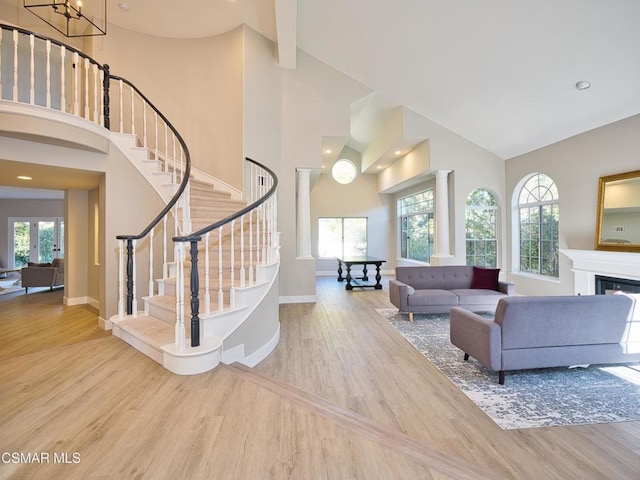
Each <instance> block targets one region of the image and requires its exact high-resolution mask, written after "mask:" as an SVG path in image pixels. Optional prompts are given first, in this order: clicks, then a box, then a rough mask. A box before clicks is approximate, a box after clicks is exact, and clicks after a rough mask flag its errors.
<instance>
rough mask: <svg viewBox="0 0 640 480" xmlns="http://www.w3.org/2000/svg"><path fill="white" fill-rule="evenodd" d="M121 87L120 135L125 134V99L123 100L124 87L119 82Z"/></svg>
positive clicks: (120, 82)
mask: <svg viewBox="0 0 640 480" xmlns="http://www.w3.org/2000/svg"><path fill="white" fill-rule="evenodd" d="M118 84H119V86H120V133H124V111H123V108H124V99H123V98H122V95H123V90H124V86H123V84H122V80H120V81H119V82H118Z"/></svg>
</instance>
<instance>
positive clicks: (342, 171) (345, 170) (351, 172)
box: [331, 158, 358, 185]
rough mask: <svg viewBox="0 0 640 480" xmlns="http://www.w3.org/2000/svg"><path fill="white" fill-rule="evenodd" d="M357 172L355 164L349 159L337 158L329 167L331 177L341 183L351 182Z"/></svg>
mask: <svg viewBox="0 0 640 480" xmlns="http://www.w3.org/2000/svg"><path fill="white" fill-rule="evenodd" d="M357 174H358V169H357V168H356V166H355V165H354V164H353V162H352V161H351V160H347V159H345V158H342V159H340V160H338V161H337V162H336V163H334V164H333V167H332V168H331V175H332V176H333V179H334V180H335V181H336V182H338V183H342V184H343V185H346V184H347V183H351V182H353V180H354V179H355V178H356V175H357Z"/></svg>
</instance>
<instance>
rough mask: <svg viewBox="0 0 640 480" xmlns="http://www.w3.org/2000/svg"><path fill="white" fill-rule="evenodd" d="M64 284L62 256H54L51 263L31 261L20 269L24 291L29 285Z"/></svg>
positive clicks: (50, 286)
mask: <svg viewBox="0 0 640 480" xmlns="http://www.w3.org/2000/svg"><path fill="white" fill-rule="evenodd" d="M60 285H64V258H54V259H53V262H51V263H32V262H29V264H28V266H27V267H24V268H23V269H22V286H23V287H24V289H25V293H29V287H49V289H50V290H53V287H57V286H60Z"/></svg>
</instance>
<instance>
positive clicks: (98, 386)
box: [0, 278, 640, 480]
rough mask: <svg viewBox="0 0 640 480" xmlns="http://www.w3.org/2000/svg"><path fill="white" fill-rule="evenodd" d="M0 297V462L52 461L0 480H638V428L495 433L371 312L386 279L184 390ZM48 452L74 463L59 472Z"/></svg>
mask: <svg viewBox="0 0 640 480" xmlns="http://www.w3.org/2000/svg"><path fill="white" fill-rule="evenodd" d="M40 295H41V296H40ZM3 297H9V296H8V295H5V296H0V454H5V456H4V459H5V460H6V459H9V460H10V458H9V457H6V453H7V452H8V453H13V452H17V453H20V452H22V453H23V454H26V453H29V452H31V453H40V454H41V455H40V458H42V457H43V455H42V454H48V455H49V458H50V461H49V463H46V462H42V463H33V462H32V463H12V462H11V461H9V462H0V479H4V478H28V479H40V478H42V479H51V478H65V479H75V478H78V479H88V478H98V479H103V478H104V479H106V478H110V479H111V478H113V479H128V478H136V479H137V478H145V479H146V478H148V479H163V478H167V479H182V478H189V479H218V478H220V479H223V478H224V479H263V478H265V479H267V478H270V479H280V478H282V479H288V478H293V479H343V478H350V479H414V478H418V479H437V480H441V479H445V478H455V479H457V478H496V479H497V478H509V479H536V480H537V479H632V478H633V479H635V478H638V472H639V471H640V423H638V422H627V423H614V424H606V425H588V426H578V427H555V428H540V429H528V430H516V431H514V430H511V431H503V430H501V429H500V428H499V427H497V426H496V425H495V424H494V423H493V422H492V421H491V420H490V419H489V418H488V417H486V416H485V415H484V414H483V413H482V412H481V411H480V410H478V409H477V408H476V407H475V406H474V405H473V403H471V402H470V401H469V400H468V399H467V398H466V397H465V396H464V395H463V394H462V393H461V392H459V391H458V390H457V389H456V388H455V387H453V385H452V384H451V383H450V382H449V381H448V380H447V379H446V378H445V377H443V376H442V375H441V374H440V373H439V372H438V371H437V370H436V369H435V368H434V367H433V366H432V365H431V364H430V363H429V362H428V361H427V360H426V359H424V357H422V355H420V354H419V353H418V352H416V351H415V350H414V349H413V347H411V346H410V345H409V344H408V343H407V342H406V341H405V340H404V339H403V338H402V337H401V336H400V335H399V334H398V333H397V332H396V331H395V330H394V329H393V328H392V327H391V326H390V325H389V324H388V323H387V322H386V321H384V320H383V319H382V318H381V317H380V316H379V315H378V314H377V313H376V312H375V308H387V307H390V306H391V305H390V304H389V301H388V290H387V287H386V282H385V288H384V289H383V290H382V291H373V290H366V291H362V290H353V291H351V292H346V291H345V290H344V285H343V284H342V285H341V284H339V283H338V282H336V280H335V278H320V279H318V302H317V303H315V304H294V305H283V306H281V316H280V318H281V340H280V343H279V345H278V347H277V348H276V350H275V351H274V352H273V353H272V354H271V355H270V356H269V357H268V358H267V359H265V360H264V361H263V362H262V363H261V364H260V365H258V366H257V367H256V368H254V369H247V368H246V367H241V366H222V367H220V368H218V369H216V370H215V371H213V372H209V373H206V374H202V375H197V376H191V377H181V376H176V375H173V374H171V373H169V372H167V371H165V370H164V369H163V368H162V367H160V366H159V365H157V364H156V363H155V362H153V361H152V360H150V359H148V358H147V357H145V356H144V355H142V354H140V353H139V352H137V351H136V350H134V349H133V348H131V347H129V346H128V345H126V344H125V343H123V342H121V341H120V340H118V339H117V338H114V337H111V336H109V335H108V334H105V332H101V331H99V330H97V329H96V324H97V314H96V312H95V311H93V310H92V309H90V308H88V307H82V306H79V307H64V306H62V293H61V291H57V292H55V291H54V292H53V293H51V294H50V293H49V292H43V293H42V292H36V293H34V294H31V293H30V294H29V295H28V298H22V297H25V296H14V295H13V294H12V295H11V298H3ZM52 320H54V321H52ZM64 330H68V333H69V334H68V335H66V334H64V333H63V332H64ZM54 453H55V454H57V455H58V457H57V459H58V460H59V459H60V454H65V453H66V454H67V456H68V461H69V462H71V463H66V464H64V463H55V462H54V457H53V455H54ZM74 453H75V454H77V456H76V457H74V456H73V454H74ZM74 460H79V462H78V463H73V461H74Z"/></svg>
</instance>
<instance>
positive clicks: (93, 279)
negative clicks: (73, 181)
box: [87, 188, 104, 304]
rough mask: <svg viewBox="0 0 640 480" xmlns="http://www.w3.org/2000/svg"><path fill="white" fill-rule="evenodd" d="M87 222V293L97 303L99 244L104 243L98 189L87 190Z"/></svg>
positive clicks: (98, 293)
mask: <svg viewBox="0 0 640 480" xmlns="http://www.w3.org/2000/svg"><path fill="white" fill-rule="evenodd" d="M87 208H88V212H87V214H88V222H87V239H88V240H87V249H88V250H87V295H88V297H89V301H90V302H91V303H95V304H98V303H99V298H100V285H101V283H102V282H103V279H102V278H101V275H100V272H101V266H102V265H101V263H100V245H101V243H104V239H103V238H102V235H101V232H102V230H101V227H100V221H101V219H102V217H103V214H102V208H101V206H100V189H99V188H95V189H93V190H90V191H89V192H88V203H87Z"/></svg>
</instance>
